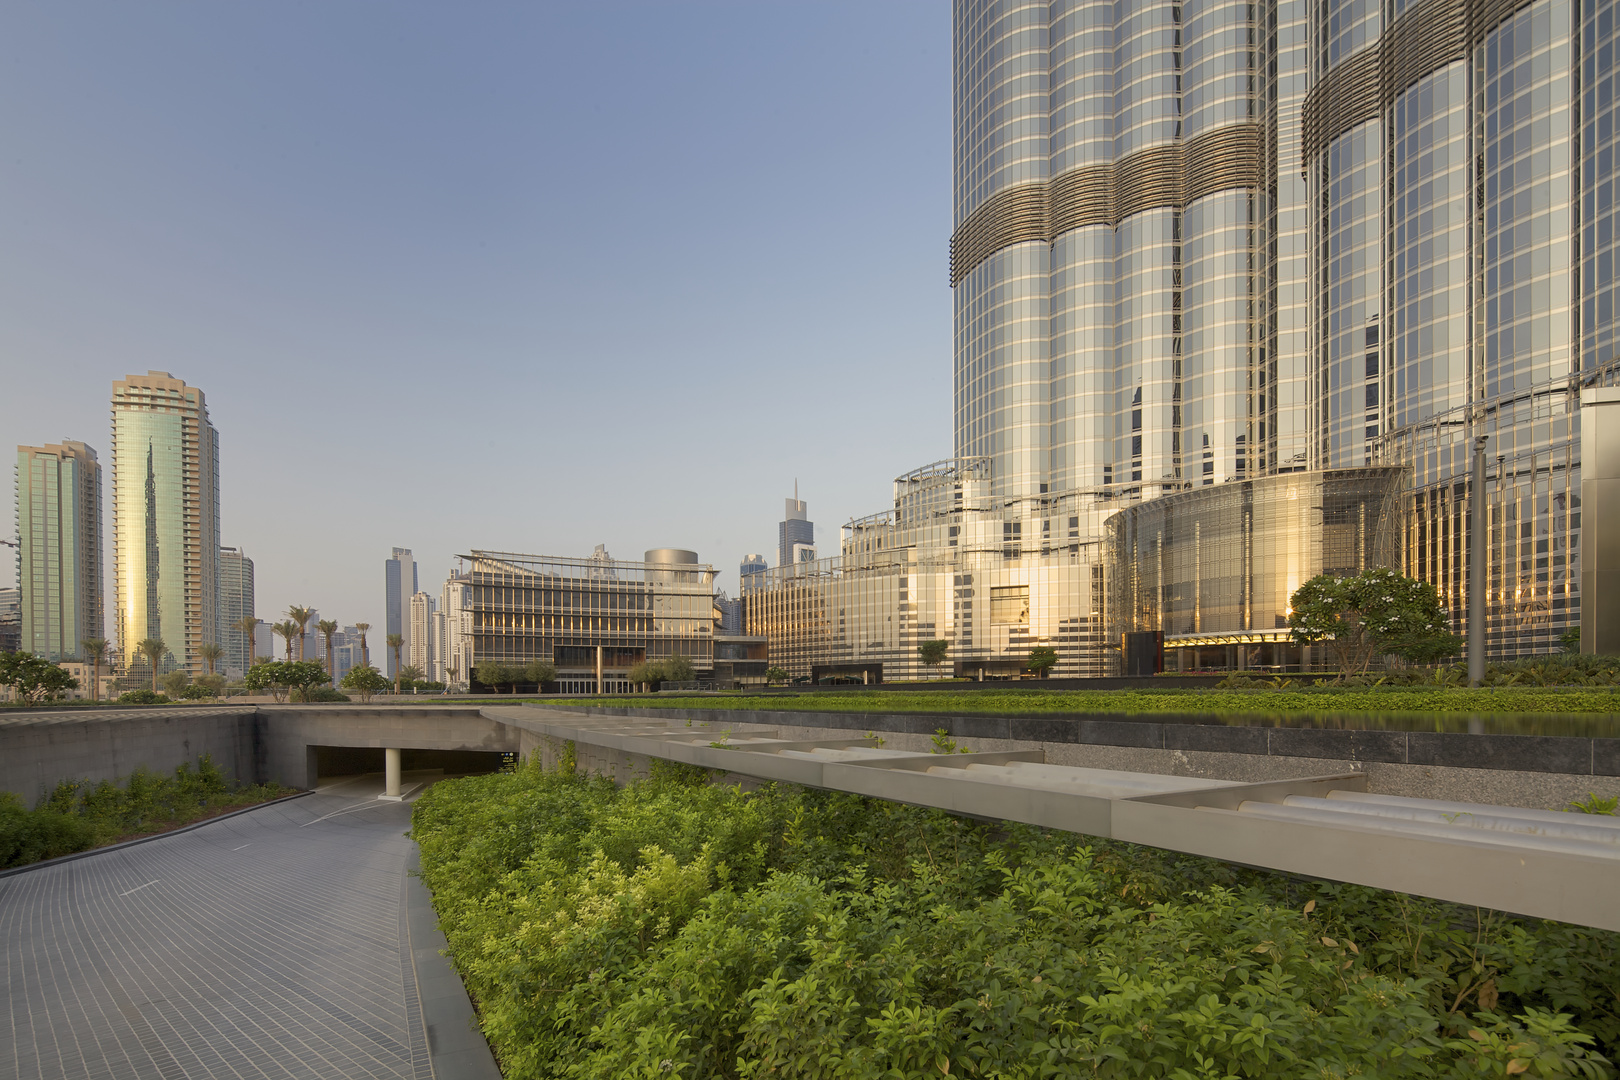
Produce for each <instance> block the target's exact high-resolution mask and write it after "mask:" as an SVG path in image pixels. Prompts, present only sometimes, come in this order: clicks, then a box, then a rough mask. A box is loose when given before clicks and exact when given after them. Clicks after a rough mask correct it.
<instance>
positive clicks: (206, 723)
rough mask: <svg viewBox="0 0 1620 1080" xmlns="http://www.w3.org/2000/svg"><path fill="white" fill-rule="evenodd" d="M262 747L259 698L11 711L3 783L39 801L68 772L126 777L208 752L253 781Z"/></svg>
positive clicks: (4, 726)
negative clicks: (30, 713) (244, 702)
mask: <svg viewBox="0 0 1620 1080" xmlns="http://www.w3.org/2000/svg"><path fill="white" fill-rule="evenodd" d="M41 716H42V717H43V719H38V718H37V717H41ZM261 750H262V746H261V744H260V740H259V733H258V721H257V710H256V709H254V708H252V707H251V706H249V707H241V706H222V707H217V708H207V707H198V708H185V709H154V710H134V709H121V710H95V711H89V710H84V709H75V710H72V711H71V712H69V711H63V712H59V713H44V714H35V718H27V717H19V716H15V715H12V716H4V717H0V791H10V792H15V793H16V794H18V795H20V796H22V798H23V800H24V801H25V802H26V803H28V804H29V805H30V806H32V805H33V804H34V803H35V802H36V801H37V800H38V799H39V797H40V796H41V795H42V794H43V793H45V792H48V791H50V790H51V789H52V788H54V787H55V786H56V785H57V783H58V782H59V781H62V780H89V781H90V782H91V783H100V782H101V781H103V780H113V781H122V780H124V779H125V778H127V777H128V776H129V775H130V774H131V773H133V772H134V771H135V770H137V769H141V768H145V769H148V770H151V771H152V772H162V773H168V772H172V771H173V770H174V768H175V766H177V765H179V764H180V763H181V762H183V761H189V762H195V761H196V760H197V758H198V757H200V756H201V755H203V754H208V755H210V756H211V757H212V758H213V760H214V764H215V765H217V766H219V769H220V771H221V772H223V773H224V774H225V775H226V776H228V777H230V778H231V779H233V780H240V781H243V782H247V783H252V782H254V781H256V780H258V779H259V778H260V775H259V762H258V759H259V755H260V751H261Z"/></svg>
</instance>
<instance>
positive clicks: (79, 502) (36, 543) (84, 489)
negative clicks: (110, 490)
mask: <svg viewBox="0 0 1620 1080" xmlns="http://www.w3.org/2000/svg"><path fill="white" fill-rule="evenodd" d="M17 545H18V546H17V584H18V586H19V588H20V589H21V600H20V603H21V613H20V614H21V624H22V625H21V636H20V642H19V644H20V647H21V649H22V650H23V651H25V652H31V653H33V654H35V655H36V656H43V657H46V658H48V659H51V660H69V659H72V658H74V657H77V656H79V655H81V654H82V653H83V651H84V649H83V646H82V645H81V644H80V642H82V641H84V640H85V639H87V638H99V637H101V636H103V635H104V634H105V633H106V632H107V620H106V613H105V610H104V607H103V600H102V571H101V465H100V463H99V462H98V461H97V460H96V452H95V451H94V450H92V449H91V448H90V447H88V446H86V445H85V444H84V443H81V442H71V441H69V440H66V439H64V440H63V441H62V442H60V443H56V444H49V445H46V446H19V447H17Z"/></svg>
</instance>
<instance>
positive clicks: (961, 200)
mask: <svg viewBox="0 0 1620 1080" xmlns="http://www.w3.org/2000/svg"><path fill="white" fill-rule="evenodd" d="M953 18H954V36H955V49H954V65H953V82H954V128H955V146H954V152H955V153H954V162H955V176H954V226H955V228H954V232H953V235H952V237H951V253H950V281H951V284H952V286H953V289H954V297H955V361H954V372H953V376H954V387H953V389H954V405H953V408H954V430H955V447H954V456H953V457H952V458H950V459H947V460H945V461H940V462H936V463H934V464H932V465H927V466H924V467H922V468H920V469H915V470H913V471H911V472H910V473H906V474H904V475H902V476H900V477H897V478H896V479H895V487H894V505H893V508H892V509H889V510H885V511H883V512H881V513H878V514H873V515H870V516H869V517H866V518H861V519H857V520H855V521H852V522H851V523H850V524H849V525H848V526H847V527H846V528H845V529H844V531H843V541H842V544H841V553H840V555H839V556H838V557H837V558H835V559H826V560H821V561H820V562H819V563H816V564H815V565H814V566H813V567H811V568H804V567H797V566H795V567H788V566H786V565H784V566H782V567H780V568H779V569H778V570H773V571H772V572H771V573H770V574H768V575H766V576H765V577H764V578H762V579H761V587H760V588H759V589H756V590H754V591H753V592H752V593H751V594H750V595H749V596H748V598H747V605H748V624H749V628H750V630H754V631H755V632H763V633H766V634H767V635H768V636H770V640H771V645H770V649H771V658H772V660H773V661H781V662H782V663H784V665H785V666H787V667H788V668H789V670H791V671H792V672H793V673H794V674H795V675H801V674H802V675H814V674H815V673H816V672H817V671H818V669H819V672H820V673H821V674H828V673H843V674H849V675H857V674H858V675H860V676H861V677H862V678H863V679H865V678H868V677H870V676H873V675H877V676H878V677H882V675H883V669H884V667H885V666H886V665H887V666H888V668H889V670H890V671H891V672H894V673H898V674H902V675H909V674H922V673H923V671H922V668H921V667H919V666H917V662H916V660H915V653H916V648H917V646H918V644H919V643H920V642H921V641H924V640H930V639H933V640H949V642H950V650H951V651H950V658H951V659H952V661H953V664H954V666H955V668H956V670H957V672H958V673H961V674H968V673H971V674H974V675H975V676H977V677H990V676H992V675H996V674H1009V673H1012V672H1016V671H1019V670H1021V669H1022V665H1023V660H1024V658H1026V657H1027V656H1028V654H1029V651H1030V650H1031V648H1032V647H1051V648H1054V649H1056V651H1057V652H1058V654H1059V667H1058V670H1059V671H1060V672H1061V673H1063V674H1098V675H1100V674H1105V673H1108V672H1110V671H1112V670H1115V669H1117V667H1118V666H1119V662H1120V656H1119V649H1120V645H1121V642H1122V635H1135V634H1139V633H1140V634H1142V635H1143V636H1144V637H1147V638H1155V637H1158V638H1159V639H1160V640H1161V641H1162V653H1161V652H1160V650H1159V646H1158V644H1155V645H1154V649H1153V653H1154V658H1155V659H1156V658H1157V657H1158V656H1159V655H1165V656H1170V655H1173V657H1174V660H1175V662H1176V663H1177V664H1179V665H1182V666H1196V667H1206V666H1237V667H1242V666H1246V665H1249V664H1255V663H1258V664H1263V665H1275V666H1283V665H1300V664H1303V663H1304V662H1305V657H1304V656H1303V654H1302V653H1301V651H1300V649H1299V647H1298V646H1296V645H1293V644H1292V643H1291V642H1290V641H1289V638H1288V628H1287V613H1288V607H1289V603H1290V599H1289V598H1290V596H1291V595H1292V592H1293V590H1294V589H1295V588H1297V586H1298V585H1299V584H1301V583H1302V582H1303V581H1305V580H1308V579H1309V578H1310V577H1312V576H1314V575H1316V574H1320V573H1330V574H1341V573H1355V572H1357V571H1358V570H1360V569H1364V568H1366V567H1368V566H1373V565H1379V564H1392V565H1397V566H1400V567H1401V568H1403V569H1404V571H1405V572H1406V573H1408V574H1410V575H1412V576H1414V577H1418V578H1420V579H1423V580H1426V581H1429V582H1431V583H1432V584H1434V585H1435V587H1436V588H1437V590H1438V592H1439V595H1440V597H1441V600H1442V603H1443V604H1444V605H1445V606H1446V607H1447V609H1448V610H1449V612H1450V614H1451V617H1452V620H1453V625H1454V627H1455V628H1457V629H1459V630H1460V629H1461V628H1462V627H1463V625H1464V620H1465V618H1466V615H1467V604H1468V599H1467V598H1468V595H1469V582H1468V567H1469V566H1470V564H1471V562H1472V561H1473V556H1475V555H1478V556H1479V557H1480V559H1479V561H1480V562H1481V563H1482V564H1483V565H1484V566H1486V567H1488V568H1489V570H1488V573H1489V577H1488V578H1487V580H1486V581H1485V582H1483V583H1482V585H1483V587H1484V595H1485V611H1484V613H1483V614H1484V617H1485V619H1486V647H1487V651H1488V653H1489V654H1490V655H1492V656H1496V657H1511V656H1519V655H1524V654H1532V653H1540V652H1550V651H1554V650H1556V649H1558V648H1559V647H1560V643H1559V637H1560V635H1561V634H1563V633H1564V632H1565V631H1566V630H1568V629H1570V628H1573V627H1575V626H1577V625H1579V619H1580V605H1581V596H1580V590H1579V566H1580V536H1581V518H1582V513H1581V509H1582V508H1581V505H1580V499H1581V494H1580V491H1581V489H1580V484H1581V461H1580V431H1581V427H1582V423H1583V421H1582V410H1583V405H1582V401H1581V392H1582V390H1583V388H1596V387H1613V386H1615V385H1616V384H1617V383H1620V378H1617V375H1620V355H1617V348H1620V318H1617V315H1620V305H1617V301H1620V265H1617V263H1620V260H1616V258H1615V254H1616V252H1615V249H1616V247H1620V229H1617V228H1616V224H1617V222H1616V217H1617V215H1620V205H1617V200H1616V199H1615V198H1614V195H1615V191H1614V188H1615V187H1616V185H1617V184H1620V181H1616V180H1615V179H1614V174H1615V171H1616V166H1617V164H1620V162H1617V161H1616V153H1615V151H1616V143H1617V141H1620V130H1616V128H1617V125H1616V123H1615V121H1616V113H1617V111H1620V105H1617V101H1620V95H1617V94H1616V92H1615V89H1616V87H1615V71H1614V69H1615V66H1616V64H1617V63H1620V48H1617V47H1616V46H1617V41H1616V38H1617V36H1620V18H1617V16H1616V12H1615V10H1614V8H1613V5H1603V4H1594V5H1577V4H1576V3H1574V0H1530V2H1523V0H1421V2H1417V0H1392V2H1391V3H1385V4H1380V3H1373V2H1371V0H1319V2H1317V3H1314V4H1312V3H1306V2H1305V0H1263V2H1261V3H1258V4H1249V3H1238V2H1234V0H1206V2H1198V3H1168V2H1156V0H1044V2H1035V0H956V3H955V5H954V11H953ZM1592 397H1593V399H1594V403H1595V402H1596V397H1597V396H1596V395H1592ZM1477 447H1483V448H1484V457H1485V462H1486V464H1487V468H1486V470H1485V479H1484V483H1483V484H1478V483H1475V482H1474V481H1473V480H1472V479H1471V477H1470V462H1471V459H1472V458H1473V456H1474V454H1475V451H1476V448H1477ZM1591 509H1592V508H1591V507H1588V508H1587V510H1588V513H1590V511H1591ZM1474 521H1481V522H1482V523H1483V524H1484V525H1485V527H1486V539H1485V544H1486V545H1487V548H1486V550H1485V551H1483V552H1476V551H1471V550H1470V548H1471V547H1472V543H1473V541H1472V540H1471V525H1472V523H1473V522H1474ZM787 524H788V523H786V522H784V526H783V528H784V543H783V545H782V546H783V549H784V556H783V559H782V562H783V563H784V564H786V563H787V561H788V560H787V558H786V554H785V553H786V548H787V544H786V528H787ZM1136 659H1142V657H1137V658H1136ZM1132 666H1133V667H1134V666H1135V665H1134V663H1133V665H1132Z"/></svg>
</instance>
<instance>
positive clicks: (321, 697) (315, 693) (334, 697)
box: [303, 686, 349, 702]
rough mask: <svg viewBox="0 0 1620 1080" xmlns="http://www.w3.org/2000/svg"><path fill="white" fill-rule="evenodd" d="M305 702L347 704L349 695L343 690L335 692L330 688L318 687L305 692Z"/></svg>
mask: <svg viewBox="0 0 1620 1080" xmlns="http://www.w3.org/2000/svg"><path fill="white" fill-rule="evenodd" d="M303 698H304V700H305V701H342V702H347V701H348V700H349V695H348V694H345V693H344V692H343V691H341V690H334V689H332V688H331V687H330V686H316V687H311V688H310V689H309V690H306V691H304V695H303Z"/></svg>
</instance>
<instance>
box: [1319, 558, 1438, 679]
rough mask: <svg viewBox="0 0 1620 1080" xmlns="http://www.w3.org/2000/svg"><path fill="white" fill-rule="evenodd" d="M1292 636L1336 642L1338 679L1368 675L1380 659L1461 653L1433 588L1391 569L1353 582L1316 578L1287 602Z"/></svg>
mask: <svg viewBox="0 0 1620 1080" xmlns="http://www.w3.org/2000/svg"><path fill="white" fill-rule="evenodd" d="M1289 604H1290V611H1289V613H1288V626H1289V636H1290V637H1291V638H1293V640H1295V641H1297V642H1299V643H1300V644H1310V643H1312V642H1317V641H1322V640H1327V641H1330V642H1332V644H1333V651H1334V654H1335V655H1336V656H1337V658H1338V661H1339V678H1340V679H1341V680H1342V679H1344V678H1346V677H1347V676H1350V675H1359V674H1361V673H1363V672H1365V671H1366V670H1367V668H1368V666H1369V665H1370V664H1371V663H1372V661H1373V658H1374V657H1376V656H1384V655H1393V656H1399V657H1401V658H1402V659H1405V660H1408V661H1411V662H1413V663H1423V662H1426V661H1432V660H1435V659H1440V658H1443V657H1446V656H1451V655H1455V654H1456V652H1457V651H1458V648H1459V643H1458V641H1457V637H1456V635H1454V634H1453V633H1452V632H1451V624H1450V621H1449V620H1448V619H1447V618H1446V614H1445V612H1444V611H1442V610H1441V608H1440V595H1439V594H1438V593H1437V592H1435V590H1434V586H1433V585H1430V584H1429V583H1427V582H1424V581H1414V580H1413V579H1411V578H1409V577H1406V576H1404V575H1403V574H1401V573H1399V572H1397V571H1395V570H1391V569H1389V568H1387V567H1375V568H1373V569H1371V570H1367V571H1364V572H1363V573H1360V574H1356V575H1354V576H1352V577H1332V576H1330V575H1327V574H1318V575H1317V576H1316V577H1313V578H1311V580H1309V581H1307V582H1306V583H1305V584H1303V585H1301V586H1300V587H1299V588H1297V589H1295V590H1294V595H1293V596H1292V597H1290V598H1289Z"/></svg>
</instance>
